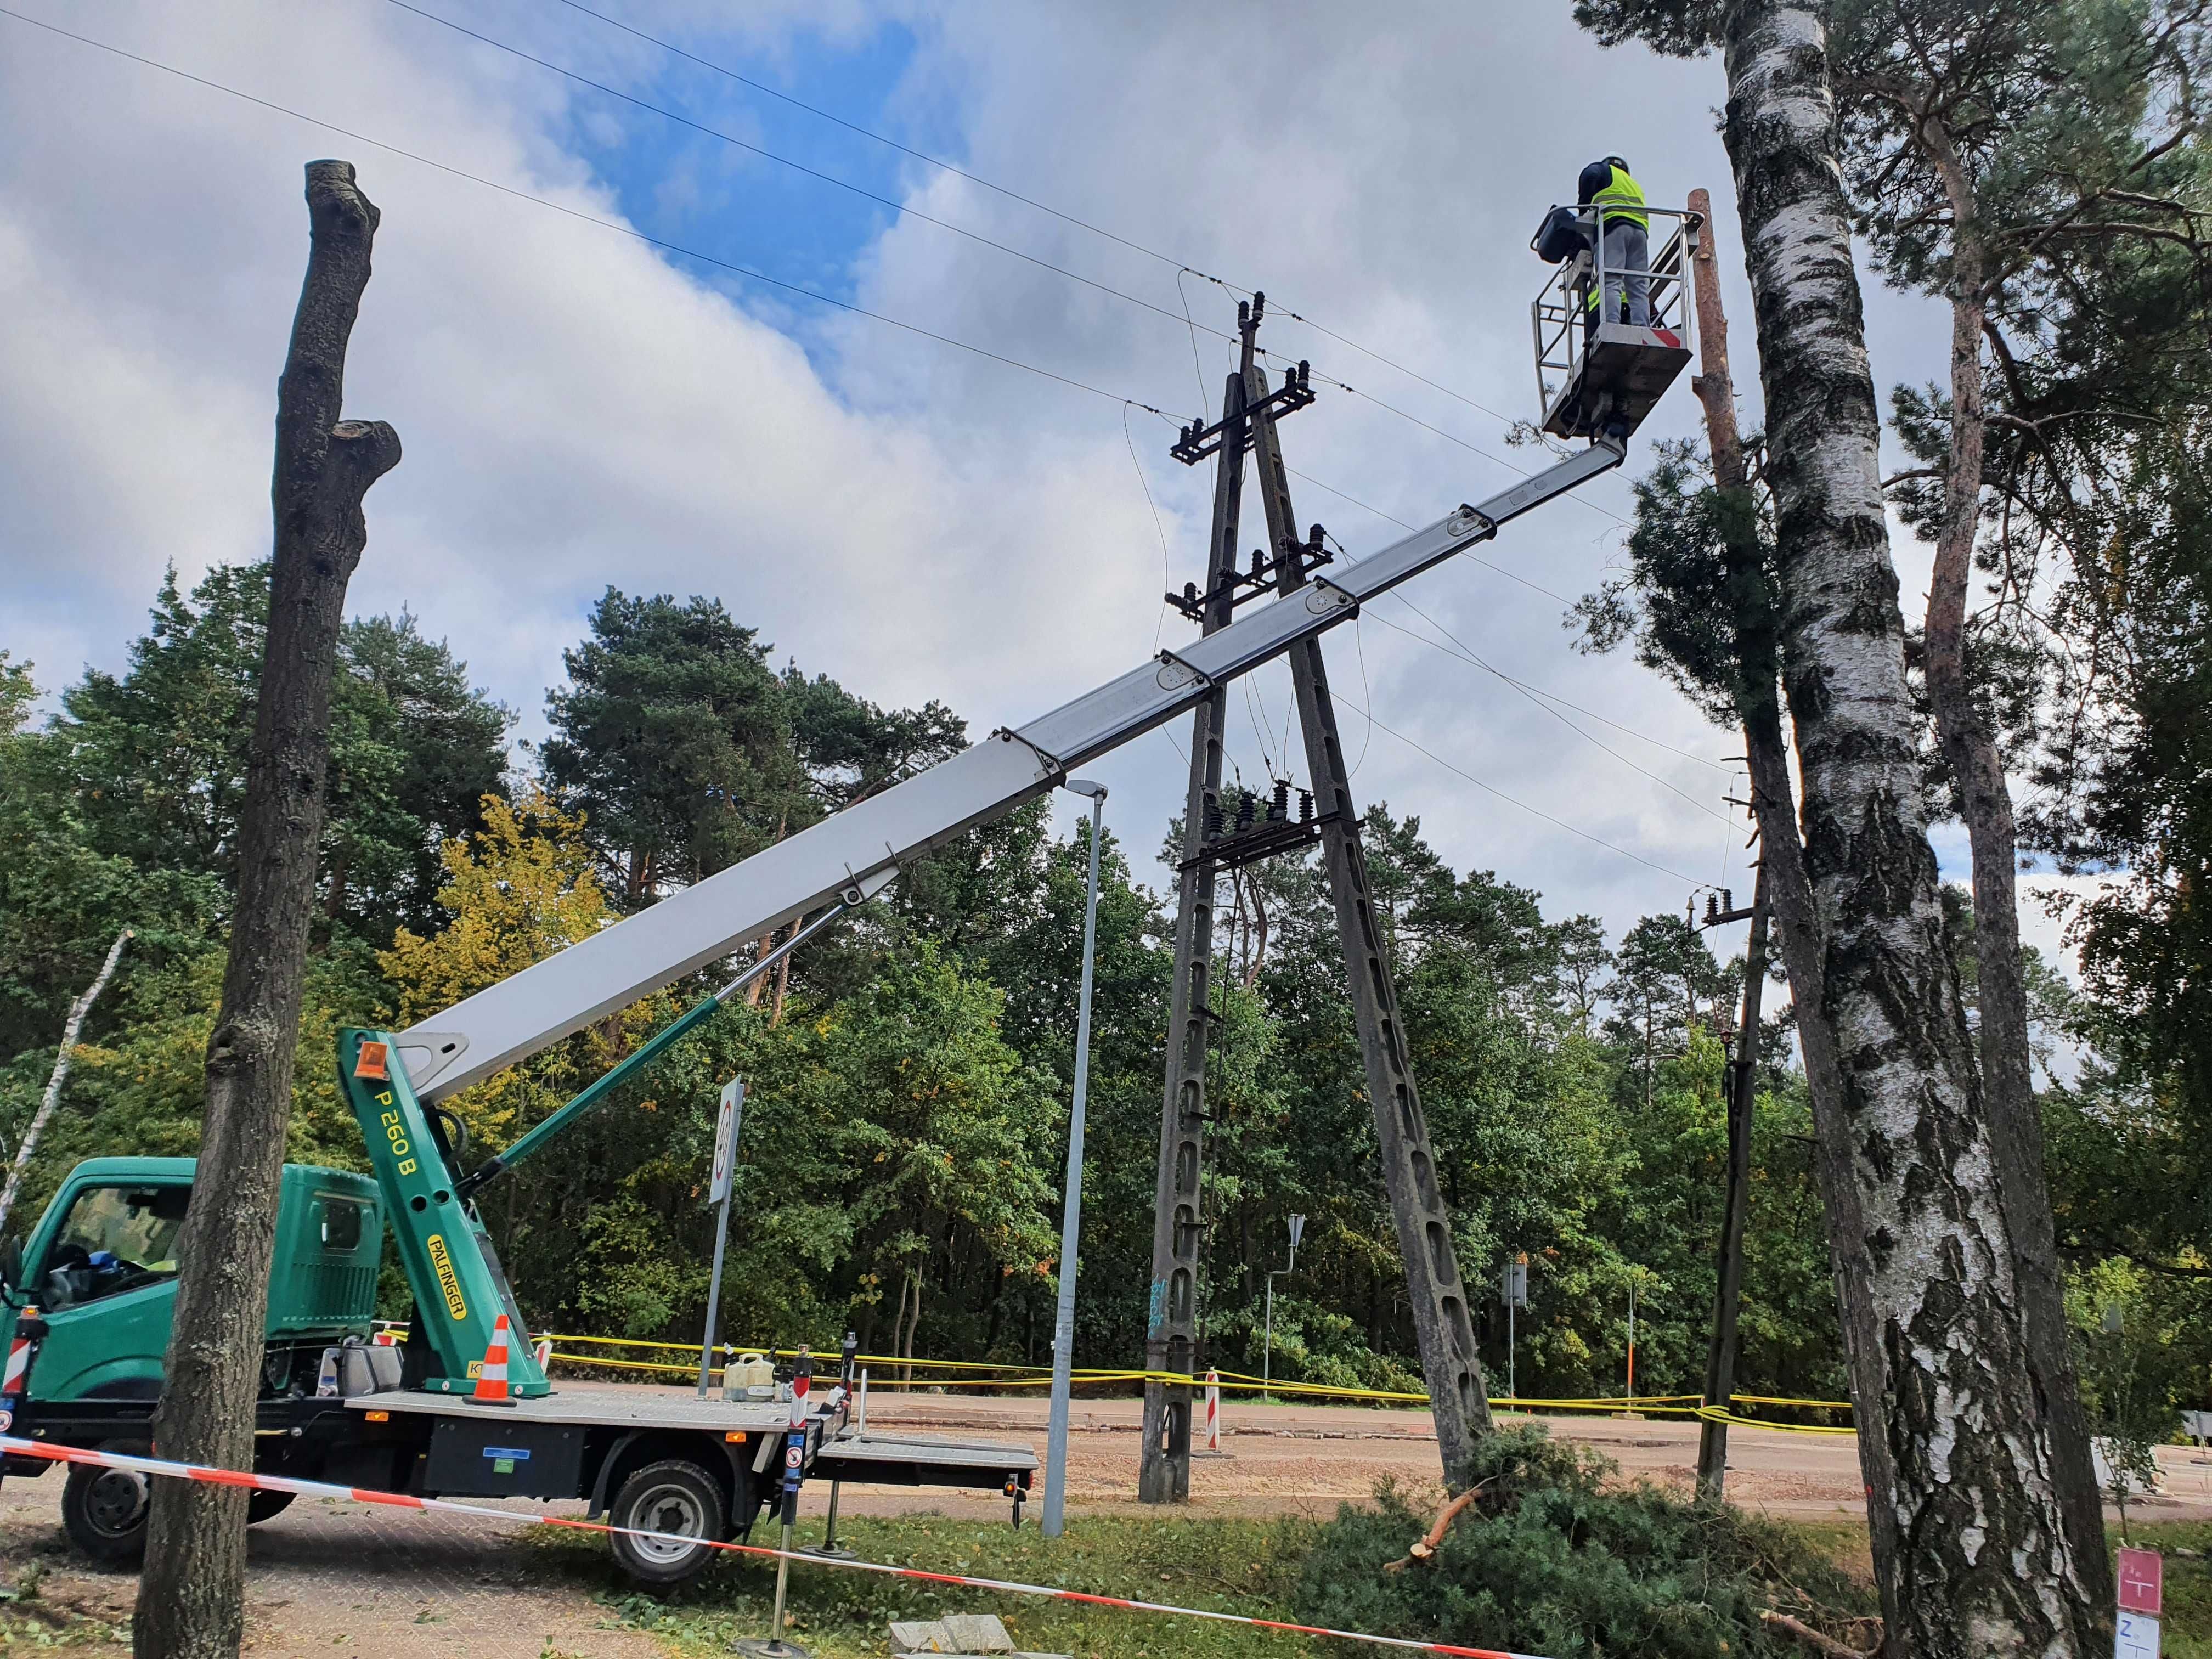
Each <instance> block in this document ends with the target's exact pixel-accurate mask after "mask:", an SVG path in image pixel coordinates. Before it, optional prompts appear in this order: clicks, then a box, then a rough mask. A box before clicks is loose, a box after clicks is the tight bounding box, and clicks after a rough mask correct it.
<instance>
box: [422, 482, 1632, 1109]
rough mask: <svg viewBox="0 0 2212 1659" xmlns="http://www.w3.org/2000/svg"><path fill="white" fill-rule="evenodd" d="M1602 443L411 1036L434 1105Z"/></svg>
mask: <svg viewBox="0 0 2212 1659" xmlns="http://www.w3.org/2000/svg"><path fill="white" fill-rule="evenodd" d="M1622 455H1623V450H1622V447H1620V446H1619V445H1617V444H1612V443H1607V442H1603V441H1600V442H1598V443H1595V444H1593V445H1591V446H1590V447H1589V448H1588V449H1585V450H1582V451H1579V452H1577V453H1576V454H1574V455H1572V456H1571V457H1569V458H1568V459H1565V460H1563V461H1561V462H1559V463H1558V464H1557V465H1554V466H1552V467H1549V468H1547V470H1545V471H1542V472H1540V473H1538V474H1536V475H1535V476H1534V477H1531V478H1528V479H1525V480H1523V481H1522V483H1517V484H1516V485H1514V486H1513V487H1512V488H1511V489H1506V490H1502V491H1500V492H1499V493H1498V495H1493V496H1492V497H1491V498H1490V499H1489V500H1487V501H1483V502H1482V503H1480V505H1479V506H1475V507H1461V508H1460V509H1459V510H1458V511H1457V512H1455V513H1450V514H1448V515H1447V516H1446V517H1444V518H1442V519H1439V520H1437V522H1436V523H1434V524H1432V525H1431V526H1428V527H1427V528H1426V529H1425V530H1417V531H1414V532H1413V533H1411V534H1410V535H1407V536H1406V537H1404V538H1401V540H1399V541H1396V542H1394V543H1392V544H1390V545H1389V546H1388V547H1386V548H1384V549H1383V550H1382V551H1380V552H1378V553H1376V554H1373V555H1370V556H1369V557H1367V558H1364V559H1361V560H1359V561H1358V562H1355V563H1351V564H1348V565H1346V566H1343V567H1341V568H1340V571H1339V573H1338V579H1337V580H1329V581H1316V582H1314V583H1312V584H1311V585H1310V586H1305V587H1302V588H1299V589H1297V590H1296V591H1295V592H1291V593H1287V594H1285V595H1284V596H1283V597H1282V598H1280V599H1276V600H1274V601H1273V603H1271V604H1267V605H1257V606H1255V607H1254V608H1253V609H1252V610H1250V611H1248V612H1247V613H1246V614H1245V615H1244V616H1243V617H1241V618H1239V619H1238V620H1237V621H1236V622H1234V623H1231V624H1230V625H1229V626H1228V627H1226V628H1225V629H1221V630H1220V631H1219V632H1218V633H1216V634H1212V635H1208V636H1207V637H1206V638H1205V639H1203V640H1199V641H1194V642H1192V643H1191V644H1190V645H1189V646H1188V647H1186V648H1185V649H1183V650H1182V651H1180V652H1176V653H1165V652H1163V653H1161V655H1160V657H1159V659H1157V660H1155V661H1152V662H1147V663H1146V664H1145V665H1142V666H1141V667H1139V668H1135V669H1132V670H1131V671H1129V672H1127V673H1126V674H1124V675H1122V676H1121V677H1120V678H1117V679H1115V680H1111V681H1109V682H1108V683H1107V684H1104V685H1103V686H1101V687H1099V688H1098V689H1097V690H1095V691H1091V692H1089V693H1087V694H1086V695H1085V696H1080V697H1078V698H1076V699H1075V700H1074V701H1073V702H1067V703H1064V704H1062V705H1061V706H1060V708H1056V709H1054V710H1053V712H1052V713H1050V714H1047V715H1045V716H1044V717H1043V718H1042V719H1041V720H1033V721H1031V722H1030V724H1029V725H1027V726H1024V727H1022V729H1021V730H1020V731H1018V732H994V734H992V735H991V736H990V737H988V738H985V739H984V740H983V741H982V742H981V743H979V744H976V745H975V747H974V748H972V749H969V750H964V751H963V752H962V753H960V754H957V755H955V756H953V757H952V758H951V759H950V760H947V761H945V762H943V763H940V764H939V765H936V766H933V767H932V768H930V769H928V770H927V771H926V772H921V773H918V774H916V775H915V776H913V777H911V778H908V779H907V780H906V781H904V782H903V783H901V784H898V785H896V787H892V788H890V789H887V790H885V791H884V792H883V793H881V794H879V795H873V796H871V797H870V798H869V799H866V800H864V801H861V802H860V803H859V804H857V805H853V806H848V807H847V808H846V809H845V810H844V811H842V812H840V813H838V814H836V816H835V817H829V818H825V819H823V821H822V822H821V823H817V824H814V825H812V826H811V827H810V828H808V829H805V830H802V831H801V832H800V833H799V834H798V835H795V836H791V837H789V838H788V839H787V840H784V841H781V842H777V843H776V844H775V846H773V847H771V848H768V849H767V850H766V851H764V852H760V853H756V854H754V855H753V856H752V857H750V858H749V859H747V860H744V862H743V863H740V864H733V865H732V866H730V867H729V868H728V869H726V870H725V871H723V872H720V874H719V875H715V876H712V877H709V878H708V879H707V880H705V881H702V882H700V883H698V884H696V885H695V886H692V887H688V888H685V889H684V890H683V891H681V892H679V893H676V894H672V895H671V896H669V897H668V898H666V899H664V900H662V901H661V902H659V903H658V904H655V905H653V906H651V907H650V908H647V909H644V910H641V911H639V912H637V914H635V915H632V916H629V917H627V918H625V919H624V920H623V921H620V922H618V923H617V924H616V925H615V926H613V927H609V928H606V929H605V930H603V931H602V932H600V933H595V934H593V935H592V937H591V938H589V939H580V940H579V941H577V942H576V943H575V944H574V945H570V946H568V949H566V950H564V951H560V952H558V953H557V954H556V955H553V956H550V957H547V958H546V959H545V960H544V961H543V962H540V963H533V964H532V966H530V967H528V968H526V969H523V970H522V971H521V972H520V973H519V974H516V975H513V977H511V978H508V979H505V980H502V981H500V982H499V983H498V984H496V985H494V986H491V987H488V988H486V989H484V990H482V991H479V992H477V994H476V995H474V996H472V997H470V998H469V999H468V1000H465V1001H464V1002H461V1003H459V1004H456V1005H455V1006H453V1007H452V1008H449V1009H447V1011H446V1012H444V1013H441V1014H435V1015H433V1016H432V1017H431V1018H428V1019H426V1020H424V1021H422V1023H421V1024H418V1025H416V1026H414V1027H413V1028H411V1029H410V1030H407V1031H404V1032H403V1033H401V1034H400V1036H398V1038H397V1039H396V1042H397V1045H398V1050H399V1054H400V1057H401V1059H402V1060H404V1062H405V1064H406V1066H407V1072H408V1075H409V1077H410V1079H412V1080H413V1082H414V1085H415V1087H416V1091H418V1093H420V1095H421V1096H422V1097H423V1098H424V1099H425V1100H434V1101H435V1100H440V1099H442V1098H444V1097H446V1096H447V1095H450V1094H452V1093H453V1092H454V1091H457V1090H460V1089H465V1088H466V1087H468V1085H471V1083H476V1082H478V1081H480V1080H481V1079H484V1078H487V1077H489V1076H490V1075H491V1074H492V1073H495V1072H497V1071H500V1070H501V1069H502V1068H504V1067H506V1066H512V1065H513V1064H514V1063H515V1062H516V1061H517V1060H526V1059H527V1058H528V1057H529V1056H530V1055H532V1054H536V1053H538V1051H539V1050H540V1049H543V1048H546V1047H548V1046H550V1044H552V1043H555V1042H559V1041H560V1040H561V1039H562V1037H564V1036H568V1034H569V1033H570V1032H572V1031H576V1030H581V1029H582V1028H583V1027H584V1026H586V1025H587V1024H590V1023H591V1022H592V1021H593V1020H595V1019H598V1018H601V1017H602V1016H604V1015H606V1014H609V1013H611V1012H614V1011H615V1010H617V1009H618V1008H626V1007H628V1006H629V1005H630V1004H631V1003H633V1002H635V1001H636V1000H638V999H639V998H640V997H643V996H647V995H649V994H652V993H653V992H654V991H656V990H658V989H659V988H660V987H662V986H664V985H666V984H668V983H669V982H670V981H673V980H676V979H678V978H681V977H682V976H683V975H685V974H688V973H691V972H693V971H695V970H696V969H700V968H703V967H705V966H706V965H708V963H713V962H717V961H720V959H722V958H723V957H727V956H728V955H729V954H730V953H731V952H732V951H736V950H738V949H739V948H740V947H742V946H743V945H745V944H746V943H748V942H749V941H751V940H754V939H762V938H764V937H766V936H767V935H768V934H769V933H772V932H773V931H774V930H775V929H776V928H778V927H782V926H783V925H784V924H786V923H787V922H790V921H796V920H798V919H799V917H800V916H803V915H806V914H807V913H808V912H810V911H811V910H814V909H817V908H819V907H820V906H822V905H823V904H825V903H828V902H831V901H832V900H833V899H834V898H836V896H837V894H838V893H839V892H840V891H841V890H843V889H844V888H846V887H848V886H850V885H852V884H855V883H859V882H862V881H864V880H866V879H867V878H872V877H874V876H878V875H879V874H881V873H882V872H885V871H888V870H890V869H891V868H893V867H894V866H898V865H902V864H904V863H907V862H908V861H909V860H913V859H915V858H919V857H921V855H922V854H925V853H927V852H930V851H931V850H933V849H934V848H939V847H941V846H943V845H945V843H946V842H950V841H951V840H952V839H953V838H954V837H955V836H959V835H961V834H962V833H963V832H964V831H966V830H967V829H971V828H973V827H974V826H975V825H976V824H979V823H988V822H990V821H991V820H992V819H994V818H997V817H1003V816H1004V815H1005V814H1006V813H1007V812H1009V811H1012V810H1013V809H1014V808H1015V807H1017V806H1018V805H1021V804H1022V803H1023V802H1024V801H1025V800H1029V799H1033V798H1034V797H1036V796H1037V795H1039V794H1042V793H1043V792H1044V791H1045V790H1047V789H1048V788H1050V787H1053V785H1054V784H1055V783H1057V782H1058V781H1060V779H1061V778H1063V777H1065V776H1066V773H1067V769H1068V768H1070V767H1072V766H1075V765H1079V764H1080V763H1083V762H1085V761H1088V760H1091V759H1093V758H1095V757H1097V756H1100V755H1103V754H1105V753H1106V752H1108V751H1109V750H1114V749H1118V748H1119V747H1121V744H1125V743H1127V742H1129V741H1130V740H1131V739H1132V738H1138V737H1141V736H1143V735H1144V734H1145V733H1146V732H1149V731H1151V730H1152V729H1153V728H1154V727H1155V726H1162V725H1164V724H1165V723H1166V722H1168V721H1169V720H1172V719H1174V718H1175V717H1176V715H1177V714H1183V713H1185V712H1187V711H1188V710H1189V709H1190V708H1192V707H1193V706H1194V705H1195V704H1196V703H1197V702H1199V700H1200V698H1202V697H1204V696H1206V693H1207V691H1208V690H1210V689H1211V688H1212V687H1213V686H1215V685H1218V684H1223V683H1225V682H1226V681H1229V680H1232V679H1235V678H1237V676H1238V675H1240V674H1244V673H1248V672H1249V671H1251V670H1253V669H1255V668H1257V667H1258V666H1260V665H1261V664H1262V663H1265V662H1267V661H1270V660H1272V659H1274V658H1276V657H1279V656H1280V655H1282V654H1283V653H1284V652H1285V651H1287V650H1288V649H1290V647H1291V646H1292V645H1294V644H1296V643H1297V641H1300V640H1304V639H1311V638H1313V637H1315V636H1316V635H1319V634H1322V633H1324V632H1326V631H1327V630H1328V629H1331V628H1334V627H1335V626H1337V625H1338V624H1339V623H1345V622H1349V621H1350V620H1351V619H1352V617H1355V616H1357V615H1358V611H1359V606H1360V605H1361V604H1362V603H1363V602H1364V601H1365V600H1368V599H1374V598H1376V596H1377V595H1380V594H1383V593H1385V592H1389V590H1390V589H1391V588H1394V587H1395V586H1398V585H1399V584H1400V583H1401V582H1403V581H1407V580H1410V579H1411V578H1413V577H1414V576H1417V575H1419V574H1420V573H1421V572H1422V571H1424V570H1426V569H1428V568H1431V566H1434V565H1437V564H1440V563H1442V562H1443V561H1444V560H1446V559H1448V558H1449V557H1450V556H1452V555H1453V554H1455V553H1457V552H1460V551H1461V550H1463V549H1465V548H1468V547H1471V546H1473V545H1474V544H1475V543H1477V542H1480V541H1486V540H1488V539H1489V538H1491V537H1492V536H1494V535H1496V534H1497V533H1498V526H1501V525H1503V524H1504V523H1506V522H1508V521H1509V520H1513V519H1516V518H1518V517H1520V516H1521V515H1522V513H1527V512H1529V511H1531V510H1532V509H1534V508H1535V507H1541V506H1542V505H1543V504H1544V503H1545V502H1546V501H1550V500H1552V499H1553V497H1554V496H1557V495H1564V494H1565V493H1566V492H1567V491H1568V490H1571V489H1574V488H1575V487H1576V486H1577V485H1578V484H1581V483H1585V482H1587V481H1588V480H1589V479H1591V478H1593V477H1596V476H1597V475H1598V474H1599V473H1601V472H1604V471H1609V470H1610V469H1612V468H1613V467H1616V466H1618V465H1620V462H1621V459H1622Z"/></svg>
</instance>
